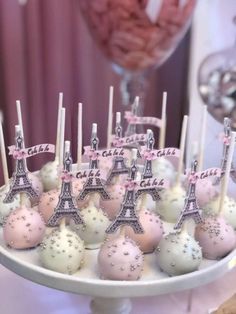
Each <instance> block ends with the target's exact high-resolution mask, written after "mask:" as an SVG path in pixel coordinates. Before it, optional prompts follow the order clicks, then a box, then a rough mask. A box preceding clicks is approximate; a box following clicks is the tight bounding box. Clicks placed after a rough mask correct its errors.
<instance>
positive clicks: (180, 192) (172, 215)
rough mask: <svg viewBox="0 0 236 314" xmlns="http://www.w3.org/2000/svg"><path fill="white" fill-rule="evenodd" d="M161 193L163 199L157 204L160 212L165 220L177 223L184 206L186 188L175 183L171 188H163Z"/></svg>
mask: <svg viewBox="0 0 236 314" xmlns="http://www.w3.org/2000/svg"><path fill="white" fill-rule="evenodd" d="M159 193H160V197H161V200H160V201H158V202H157V205H156V210H157V212H158V214H160V216H161V219H163V220H164V221H167V222H172V223H176V221H177V219H178V217H179V215H180V212H181V210H182V209H183V207H184V202H185V197H186V192H185V190H184V189H183V188H182V187H181V186H180V185H174V186H173V187H171V188H170V189H166V190H165V189H163V190H162V191H160V192H159Z"/></svg>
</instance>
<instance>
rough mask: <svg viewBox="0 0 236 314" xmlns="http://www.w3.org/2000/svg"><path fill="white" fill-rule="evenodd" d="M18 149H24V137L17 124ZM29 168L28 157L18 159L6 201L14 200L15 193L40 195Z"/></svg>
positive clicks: (34, 196) (32, 197) (33, 196)
mask: <svg viewBox="0 0 236 314" xmlns="http://www.w3.org/2000/svg"><path fill="white" fill-rule="evenodd" d="M15 141H16V144H15V148H16V151H18V152H19V153H20V151H21V150H22V149H23V141H24V140H23V137H22V135H21V130H20V127H19V126H16V139H15ZM28 173H29V171H28V169H27V164H26V159H25V158H24V157H22V158H19V159H16V163H15V171H14V173H13V175H12V183H11V186H10V190H9V191H8V193H7V195H6V197H5V199H4V201H3V202H4V203H10V202H12V201H13V199H14V197H15V195H17V194H19V193H26V194H27V195H28V196H29V197H30V198H31V199H34V198H38V197H39V195H38V194H37V192H36V191H35V190H34V188H33V186H32V183H31V182H30V180H29V177H28Z"/></svg>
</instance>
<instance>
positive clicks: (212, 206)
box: [203, 196, 236, 229]
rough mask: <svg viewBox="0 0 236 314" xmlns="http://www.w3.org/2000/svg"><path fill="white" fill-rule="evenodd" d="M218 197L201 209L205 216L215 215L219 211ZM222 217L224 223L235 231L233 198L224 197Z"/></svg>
mask: <svg viewBox="0 0 236 314" xmlns="http://www.w3.org/2000/svg"><path fill="white" fill-rule="evenodd" d="M219 204H220V197H219V196H218V197H216V198H214V199H213V200H211V201H210V202H209V203H207V204H206V205H205V207H204V208H203V210H204V213H205V214H206V215H216V214H217V213H218V210H219ZM222 215H223V217H224V219H225V220H226V222H227V223H228V224H229V225H231V226H232V227H233V228H234V229H236V202H235V200H234V199H233V198H231V197H228V196H225V199H224V204H223V209H222Z"/></svg>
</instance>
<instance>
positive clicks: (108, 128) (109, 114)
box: [107, 86, 114, 148]
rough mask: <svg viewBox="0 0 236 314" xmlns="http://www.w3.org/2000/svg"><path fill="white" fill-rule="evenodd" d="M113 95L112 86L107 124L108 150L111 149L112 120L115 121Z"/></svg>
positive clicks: (111, 87) (111, 88)
mask: <svg viewBox="0 0 236 314" xmlns="http://www.w3.org/2000/svg"><path fill="white" fill-rule="evenodd" d="M113 95H114V87H113V86H110V90H109V108H108V123H107V148H110V147H111V136H112V119H113Z"/></svg>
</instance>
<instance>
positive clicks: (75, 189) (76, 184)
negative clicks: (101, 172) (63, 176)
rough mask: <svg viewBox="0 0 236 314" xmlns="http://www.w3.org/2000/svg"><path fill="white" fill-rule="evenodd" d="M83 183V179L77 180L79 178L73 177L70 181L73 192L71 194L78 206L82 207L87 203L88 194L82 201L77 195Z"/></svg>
mask: <svg viewBox="0 0 236 314" xmlns="http://www.w3.org/2000/svg"><path fill="white" fill-rule="evenodd" d="M84 183H85V181H84V180H79V179H75V180H73V181H72V192H73V195H74V196H75V197H76V199H77V200H76V201H77V205H78V207H79V208H84V207H86V205H87V204H88V199H89V196H87V197H86V198H85V200H83V201H79V200H78V197H79V195H80V193H81V191H82V189H83V186H84Z"/></svg>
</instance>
